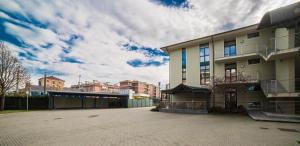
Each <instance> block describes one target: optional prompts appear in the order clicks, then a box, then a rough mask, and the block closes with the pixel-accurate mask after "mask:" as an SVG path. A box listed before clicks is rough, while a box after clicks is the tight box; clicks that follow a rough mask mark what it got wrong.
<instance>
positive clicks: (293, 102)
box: [161, 2, 300, 114]
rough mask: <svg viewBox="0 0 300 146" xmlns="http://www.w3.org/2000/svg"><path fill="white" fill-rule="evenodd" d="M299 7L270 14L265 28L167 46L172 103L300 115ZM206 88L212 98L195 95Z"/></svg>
mask: <svg viewBox="0 0 300 146" xmlns="http://www.w3.org/2000/svg"><path fill="white" fill-rule="evenodd" d="M299 6H300V2H298V3H295V4H292V5H289V6H286V7H284V8H279V9H276V10H273V11H270V12H268V13H266V14H265V15H264V16H263V18H262V19H261V21H260V23H259V24H254V25H250V26H246V27H243V28H239V29H235V30H230V31H227V32H222V33H218V34H213V35H210V36H206V37H201V38H197V39H194V40H189V41H185V42H181V43H177V44H173V45H169V46H166V47H162V48H161V49H162V50H163V51H164V52H166V53H167V54H169V56H170V63H169V84H170V89H169V90H166V91H165V93H167V94H170V95H169V96H167V97H168V98H167V100H166V102H169V104H170V105H169V106H172V107H176V105H177V106H178V107H179V108H187V109H200V108H198V107H202V108H203V107H204V108H215V107H220V108H223V109H225V110H227V111H229V112H233V111H237V110H238V109H239V108H243V109H250V108H256V107H257V108H264V107H263V106H264V104H265V103H268V105H267V107H268V108H270V110H272V111H275V112H278V111H280V112H281V113H293V114H295V113H300V104H299V103H300V51H299V50H300V17H299V16H300V11H296V9H298V7H299ZM184 85H185V86H184ZM196 89H197V90H196ZM201 89H203V90H204V89H210V91H211V93H212V94H211V95H210V96H209V98H206V97H205V98H203V95H202V94H200V92H199V93H195V92H194V91H200V90H201ZM266 101H267V102H266ZM195 103H196V104H195ZM195 105H197V106H198V107H196V106H195ZM203 105H205V106H203Z"/></svg>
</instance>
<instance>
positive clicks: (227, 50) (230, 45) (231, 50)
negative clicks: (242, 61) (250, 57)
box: [224, 41, 236, 57]
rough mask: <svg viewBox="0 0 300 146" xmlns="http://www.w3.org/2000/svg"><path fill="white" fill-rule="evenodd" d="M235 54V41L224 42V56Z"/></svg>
mask: <svg viewBox="0 0 300 146" xmlns="http://www.w3.org/2000/svg"><path fill="white" fill-rule="evenodd" d="M228 56H236V45H235V41H230V42H225V43H224V57H228Z"/></svg>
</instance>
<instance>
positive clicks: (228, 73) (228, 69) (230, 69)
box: [225, 63, 237, 82]
mask: <svg viewBox="0 0 300 146" xmlns="http://www.w3.org/2000/svg"><path fill="white" fill-rule="evenodd" d="M236 74H237V73H236V63H232V64H225V82H234V81H236V78H237V75H236Z"/></svg>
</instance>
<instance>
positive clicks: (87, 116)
mask: <svg viewBox="0 0 300 146" xmlns="http://www.w3.org/2000/svg"><path fill="white" fill-rule="evenodd" d="M149 109H150V108H135V109H91V110H54V111H34V112H26V113H12V114H7V115H0V145H30V146H31V145H128V146H134V145H136V146H141V145H151V146H153V145H178V146H179V145H180V146H182V145H183V146H189V145H205V146H207V145H214V146H215V145H222V146H223V145H230V146H231V145H249V146H250V145H251V146H253V145H256V146H257V145H264V146H265V145H270V146H277V145H281V146H290V145H300V144H299V143H300V133H299V132H297V131H300V124H292V123H275V122H257V121H253V120H252V119H250V118H249V117H248V116H241V115H234V114H231V115H190V114H173V113H159V112H150V111H149ZM278 128H279V129H278ZM280 128H281V130H280ZM298 141H299V142H298Z"/></svg>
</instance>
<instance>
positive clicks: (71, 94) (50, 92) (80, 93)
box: [47, 91, 129, 97]
mask: <svg viewBox="0 0 300 146" xmlns="http://www.w3.org/2000/svg"><path fill="white" fill-rule="evenodd" d="M47 92H48V94H49V95H58V96H65V95H69V96H99V97H128V96H129V95H128V94H119V93H99V92H73V91H47Z"/></svg>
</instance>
